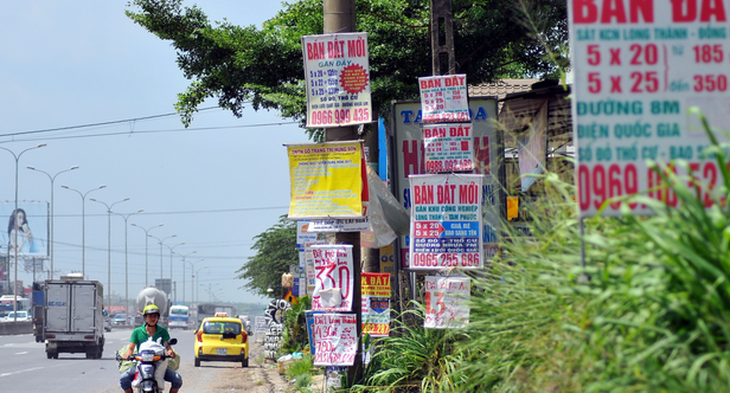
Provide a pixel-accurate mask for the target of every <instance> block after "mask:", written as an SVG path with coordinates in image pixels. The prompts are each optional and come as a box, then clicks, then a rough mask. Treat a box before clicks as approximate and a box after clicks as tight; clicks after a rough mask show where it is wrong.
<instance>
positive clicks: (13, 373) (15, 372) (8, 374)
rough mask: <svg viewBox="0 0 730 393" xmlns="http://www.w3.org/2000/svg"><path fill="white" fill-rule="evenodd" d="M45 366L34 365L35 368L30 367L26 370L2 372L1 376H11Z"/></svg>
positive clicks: (41, 368)
mask: <svg viewBox="0 0 730 393" xmlns="http://www.w3.org/2000/svg"><path fill="white" fill-rule="evenodd" d="M44 368H45V367H34V368H28V369H25V370H18V371H13V372H11V373H2V374H0V378H2V377H7V376H10V375H15V374H22V373H27V372H29V371H36V370H43V369H44Z"/></svg>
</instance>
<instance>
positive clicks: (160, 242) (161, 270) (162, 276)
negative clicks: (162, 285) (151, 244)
mask: <svg viewBox="0 0 730 393" xmlns="http://www.w3.org/2000/svg"><path fill="white" fill-rule="evenodd" d="M147 236H149V237H151V238H153V239H155V240H157V244H159V245H160V278H164V277H165V273H164V272H163V268H162V246H163V245H164V244H163V243H165V240H167V239H172V238H173V237H177V235H172V236H168V237H163V238H162V239H160V238H159V237H157V236H152V235H147ZM170 286H172V277H170ZM168 295H169V294H168Z"/></svg>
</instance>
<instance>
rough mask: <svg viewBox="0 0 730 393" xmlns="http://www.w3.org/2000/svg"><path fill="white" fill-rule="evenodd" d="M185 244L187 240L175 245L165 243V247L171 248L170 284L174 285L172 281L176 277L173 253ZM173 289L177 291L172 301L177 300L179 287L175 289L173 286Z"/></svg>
mask: <svg viewBox="0 0 730 393" xmlns="http://www.w3.org/2000/svg"><path fill="white" fill-rule="evenodd" d="M183 244H185V242H182V243H178V244H176V245H174V246H168V245H167V244H165V247H167V248H168V249H170V285H172V282H173V280H174V277H175V276H173V275H172V265H173V263H172V254H174V253H175V248H177V246H182V245H183ZM171 289H172V290H173V292H174V293H175V296H174V297H173V300H172V301H173V302H174V301H177V289H174V287H173V288H171Z"/></svg>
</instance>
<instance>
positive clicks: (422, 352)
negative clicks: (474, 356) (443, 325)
mask: <svg viewBox="0 0 730 393" xmlns="http://www.w3.org/2000/svg"><path fill="white" fill-rule="evenodd" d="M408 306H409V307H408V309H406V310H405V311H403V312H402V313H401V314H400V315H399V316H398V318H396V319H395V320H394V321H393V329H391V333H390V336H389V337H384V338H380V339H377V340H375V341H374V343H373V346H374V348H375V351H374V354H373V356H372V360H371V362H370V364H369V365H368V367H367V368H366V370H365V373H364V382H363V383H361V384H358V385H355V386H353V387H352V388H351V389H350V390H349V391H350V392H368V393H396V392H404V393H405V392H450V391H453V389H455V388H456V387H458V386H459V384H460V382H459V379H461V378H462V376H461V373H460V372H459V370H458V368H457V365H458V358H457V356H456V355H454V354H453V353H452V352H453V343H454V341H455V340H458V339H463V338H464V336H463V335H461V334H460V333H459V332H458V331H449V330H439V329H425V328H424V327H423V316H424V315H425V308H424V306H423V305H422V304H421V303H419V302H416V301H411V302H410V303H409V304H408Z"/></svg>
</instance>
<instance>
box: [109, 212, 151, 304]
mask: <svg viewBox="0 0 730 393" xmlns="http://www.w3.org/2000/svg"><path fill="white" fill-rule="evenodd" d="M143 211H144V209H139V210H137V211H136V212H132V213H127V214H122V213H114V214H116V215H119V216H122V218H123V219H124V312H125V313H127V315H129V253H128V252H127V220H128V219H129V217H131V216H132V215H134V214H137V213H142V212H143Z"/></svg>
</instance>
